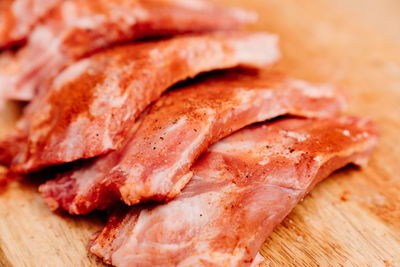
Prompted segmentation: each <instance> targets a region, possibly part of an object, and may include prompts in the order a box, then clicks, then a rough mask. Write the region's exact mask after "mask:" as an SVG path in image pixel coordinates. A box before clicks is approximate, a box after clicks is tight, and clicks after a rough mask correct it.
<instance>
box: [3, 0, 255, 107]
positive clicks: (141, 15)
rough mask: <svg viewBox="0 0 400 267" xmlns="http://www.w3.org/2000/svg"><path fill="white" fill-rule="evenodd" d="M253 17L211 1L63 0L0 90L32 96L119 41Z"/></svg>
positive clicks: (232, 24)
mask: <svg viewBox="0 0 400 267" xmlns="http://www.w3.org/2000/svg"><path fill="white" fill-rule="evenodd" d="M47 1H48V0H46V1H40V2H46V3H47ZM255 18H256V16H255V15H254V14H253V13H249V12H246V11H244V10H241V9H236V8H231V9H229V8H222V7H219V6H216V5H215V4H212V2H211V1H207V0H191V1H184V0H96V1H93V0H64V1H63V2H62V3H61V4H60V5H58V6H57V8H56V9H54V10H52V11H51V12H50V13H49V14H48V16H46V20H44V21H43V23H41V24H39V25H38V26H37V27H35V29H34V30H33V32H32V33H31V34H30V36H29V40H28V42H27V45H26V46H25V47H24V48H23V49H21V50H20V51H18V53H17V54H16V56H15V57H13V58H12V59H11V60H10V62H9V63H8V64H6V65H5V66H3V68H0V91H4V93H3V94H4V96H5V97H7V98H12V99H17V100H31V99H32V98H33V96H35V95H36V94H37V92H38V91H40V90H46V88H47V87H48V82H47V81H48V79H49V78H50V77H52V76H53V75H56V74H57V73H59V72H60V71H61V70H62V69H63V68H65V67H66V66H67V65H69V64H71V63H72V62H74V61H76V60H77V59H80V58H82V57H85V56H87V55H89V54H92V53H93V52H95V51H98V50H100V49H104V48H106V47H110V46H112V45H115V44H116V43H121V42H126V41H129V40H134V39H139V38H144V37H153V36H165V35H172V34H180V33H188V32H205V31H213V30H230V29H237V28H238V27H240V26H242V25H244V24H247V23H249V22H252V21H254V19H255Z"/></svg>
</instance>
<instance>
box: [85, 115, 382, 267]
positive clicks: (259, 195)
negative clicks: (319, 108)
mask: <svg viewBox="0 0 400 267" xmlns="http://www.w3.org/2000/svg"><path fill="white" fill-rule="evenodd" d="M376 142H377V136H376V131H375V128H374V126H373V125H372V123H371V122H369V121H368V120H365V119H360V118H355V117H342V118H331V119H299V118H286V119H281V120H277V121H274V122H271V123H266V124H263V125H257V126H253V127H249V128H246V129H244V130H241V131H239V132H237V133H234V134H233V135H231V136H229V137H227V138H225V139H224V140H222V141H220V142H218V143H216V144H215V145H213V146H212V147H211V148H210V149H209V150H208V151H207V152H206V153H204V154H203V155H202V156H201V157H200V159H199V160H198V161H197V162H196V164H195V166H194V168H193V171H194V176H193V179H192V180H191V181H190V183H189V184H188V185H187V186H186V187H185V189H184V190H183V191H182V193H181V194H180V195H178V196H177V197H176V198H175V199H174V200H172V201H170V202H168V203H166V204H162V205H153V204H152V205H150V204H149V205H142V206H135V207H123V208H121V209H117V211H116V212H115V214H114V215H113V216H111V217H110V219H109V222H108V224H107V225H106V227H105V228H104V229H103V231H102V232H101V233H100V235H99V236H98V237H97V238H96V239H95V240H94V241H93V242H92V244H91V246H90V251H91V252H92V253H94V254H96V255H97V256H99V257H101V258H103V260H104V261H105V262H107V263H111V264H113V265H115V266H119V267H123V266H130V267H133V266H249V265H250V264H251V263H252V262H253V260H254V259H255V257H256V255H257V251H258V250H259V248H260V246H261V245H262V243H263V242H264V240H265V238H266V237H267V236H268V235H269V234H270V233H271V232H272V230H273V229H274V228H275V226H276V225H277V224H279V223H280V222H281V221H282V220H283V219H284V217H285V216H286V215H287V214H288V213H289V212H290V211H291V210H292V208H293V207H294V206H295V205H296V203H297V202H298V201H299V200H300V199H302V198H303V197H304V196H305V195H306V194H307V193H308V192H309V191H310V190H311V189H312V188H313V187H314V186H315V184H316V183H318V182H319V181H321V180H322V179H324V178H326V177H327V176H328V175H329V174H330V173H332V172H333V171H334V170H336V169H339V168H341V167H343V166H345V165H347V164H349V163H354V164H357V165H365V164H366V163H367V160H368V157H369V155H370V153H371V151H372V150H373V148H374V146H375V145H376Z"/></svg>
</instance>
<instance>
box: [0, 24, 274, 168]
mask: <svg viewBox="0 0 400 267" xmlns="http://www.w3.org/2000/svg"><path fill="white" fill-rule="evenodd" d="M278 58H279V50H278V47H277V37H276V36H275V35H269V34H266V33H238V32H232V33H214V34H205V35H194V36H183V37H176V38H172V39H168V40H162V41H154V42H144V43H139V44H130V45H125V46H118V47H116V48H113V49H110V50H106V51H103V52H101V53H98V54H95V55H94V56H92V57H90V58H87V59H83V60H81V61H79V62H77V63H75V64H73V65H71V66H70V67H68V68H67V69H66V70H64V71H63V72H62V73H61V74H60V75H59V76H57V78H56V79H55V80H54V82H53V84H52V87H51V88H50V90H49V91H48V93H47V95H46V96H45V97H43V99H42V97H38V98H37V103H32V105H33V106H34V107H35V108H34V109H33V108H30V110H31V112H28V113H27V114H26V116H25V117H23V118H22V120H23V122H20V123H19V124H20V128H24V129H17V130H16V132H18V131H20V132H22V133H23V134H24V133H25V134H26V135H27V136H25V141H21V139H24V138H21V136H17V137H13V138H15V139H18V140H20V141H19V145H18V144H13V146H14V148H13V149H15V147H17V146H21V149H20V150H19V151H18V152H17V153H16V154H15V153H14V157H13V159H12V161H11V169H12V170H13V171H14V172H29V171H32V170H36V169H39V168H41V167H45V166H48V165H52V164H58V163H64V162H71V161H74V160H77V159H81V158H90V157H94V156H98V155H101V154H104V153H107V152H109V151H111V150H114V149H117V148H118V147H119V146H120V144H121V142H122V141H123V140H124V138H125V137H126V132H127V131H128V130H129V129H130V127H131V126H132V125H133V124H134V122H135V119H136V118H137V117H138V116H139V114H140V113H141V112H142V111H143V110H144V109H145V108H146V107H147V106H148V105H149V104H150V103H151V102H152V101H154V100H156V99H157V98H158V97H159V96H160V95H161V94H162V93H163V92H164V91H165V90H167V89H168V87H170V86H171V85H173V84H174V83H176V82H178V81H181V80H184V79H186V78H188V77H193V76H195V75H196V74H198V73H200V72H204V71H210V70H214V69H222V68H230V67H234V66H237V65H245V66H254V67H261V66H264V65H269V64H272V63H274V62H275V61H276V60H277V59H278ZM33 102H35V101H33ZM21 125H22V126H21ZM13 138H8V140H6V143H7V142H8V143H10V140H12V139H13ZM3 158H4V157H3ZM3 160H4V159H3ZM8 160H10V159H8Z"/></svg>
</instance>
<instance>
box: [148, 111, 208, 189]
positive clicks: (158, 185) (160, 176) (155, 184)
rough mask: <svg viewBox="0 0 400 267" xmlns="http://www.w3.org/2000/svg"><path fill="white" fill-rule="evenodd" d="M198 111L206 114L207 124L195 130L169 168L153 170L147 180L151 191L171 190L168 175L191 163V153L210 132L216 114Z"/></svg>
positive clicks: (171, 175)
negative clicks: (152, 173)
mask: <svg viewBox="0 0 400 267" xmlns="http://www.w3.org/2000/svg"><path fill="white" fill-rule="evenodd" d="M199 112H201V113H207V114H208V116H207V118H208V121H207V124H206V125H205V126H203V127H201V129H202V131H198V132H197V133H198V135H197V137H196V138H195V139H194V140H193V142H191V143H190V145H189V146H187V147H186V149H185V150H183V153H182V154H181V155H180V157H179V160H178V161H176V162H175V163H174V164H173V165H172V166H171V167H170V168H167V169H165V170H160V171H159V170H156V171H155V172H154V173H156V175H154V176H153V175H152V176H151V179H149V181H151V189H152V191H153V192H164V193H168V192H169V191H170V190H171V187H172V186H173V185H172V183H171V179H170V178H168V177H173V176H174V175H175V174H176V172H177V171H178V170H179V169H180V168H181V166H185V165H187V164H188V163H189V164H190V163H191V162H190V161H191V158H192V156H191V155H193V153H194V152H195V151H196V150H197V149H198V147H199V146H200V145H201V144H202V143H203V142H204V140H205V137H206V135H207V134H209V133H210V131H211V129H212V125H213V124H214V122H215V115H216V114H215V111H214V110H212V109H204V110H200V111H199ZM180 121H182V120H180ZM177 124H178V123H177ZM182 125H183V124H182ZM182 127H183V126H182ZM179 128H180V127H179ZM167 133H168V131H167Z"/></svg>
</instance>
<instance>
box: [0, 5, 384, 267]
mask: <svg viewBox="0 0 400 267" xmlns="http://www.w3.org/2000/svg"><path fill="white" fill-rule="evenodd" d="M39 2H40V1H35V0H7V1H5V3H2V5H0V13H1V14H7V16H2V17H1V20H0V47H3V48H4V51H3V53H2V54H0V57H2V58H1V59H0V92H1V95H2V96H3V99H7V98H8V99H20V100H30V101H31V102H30V103H29V105H28V106H27V107H26V108H25V110H24V113H23V115H22V117H21V118H20V120H19V121H18V123H17V125H16V126H15V129H14V130H13V131H12V132H11V133H9V135H8V136H6V138H3V139H2V140H1V141H0V152H1V153H0V161H1V162H2V163H3V164H5V165H7V166H8V167H9V171H10V173H16V174H26V173H30V172H33V171H40V170H43V169H45V168H47V167H50V166H53V165H60V164H64V163H70V164H71V165H72V168H70V169H69V171H66V172H62V173H59V174H58V175H57V177H56V178H55V179H52V180H49V181H47V182H46V183H44V184H43V185H41V186H40V188H39V190H40V192H41V194H42V195H43V198H44V201H46V202H47V203H48V205H49V207H50V208H51V209H52V210H58V209H62V210H66V211H67V212H68V213H70V214H87V213H89V212H91V211H93V210H96V209H97V210H99V209H100V210H104V209H108V210H109V211H111V214H112V215H111V216H110V218H109V222H108V224H107V225H106V227H105V228H104V230H103V231H102V232H101V233H100V234H99V235H98V236H97V237H96V238H94V239H93V240H92V242H91V244H90V251H91V252H92V253H94V254H96V255H98V256H99V257H101V258H103V260H104V261H105V262H107V263H111V264H113V265H116V266H175V265H179V266H250V265H252V266H256V265H258V264H259V263H260V262H262V260H263V258H262V256H261V255H260V254H258V252H257V251H258V250H259V248H260V246H261V244H262V242H263V241H264V240H265V238H266V237H267V236H268V235H269V234H270V233H271V231H272V230H273V228H274V227H275V226H276V225H277V224H278V223H279V222H281V221H282V220H283V218H284V217H285V216H286V215H287V214H288V213H289V212H290V210H291V209H292V208H293V207H294V205H296V203H297V202H298V201H299V200H300V199H301V198H303V197H304V196H305V195H306V194H307V193H308V192H309V191H310V190H311V189H312V188H313V187H314V186H315V185H316V184H317V183H318V182H319V181H321V180H323V179H324V178H326V177H327V176H328V175H329V174H330V173H332V172H333V171H335V170H336V169H338V168H341V167H343V166H345V165H347V164H350V163H353V164H356V165H360V166H363V165H365V164H366V163H367V161H368V157H369V155H370V153H371V152H372V150H373V148H374V146H375V145H376V142H377V133H376V130H375V127H374V125H373V124H372V123H371V122H370V121H368V120H366V119H363V118H357V117H343V116H339V114H340V113H341V112H342V111H343V110H344V108H345V105H346V101H345V98H344V97H343V94H342V92H341V90H339V89H338V88H336V87H334V86H331V85H327V84H311V83H308V82H306V81H302V80H298V79H294V78H290V77H287V76H285V75H283V74H280V73H276V72H272V71H268V70H267V69H265V68H266V67H268V66H270V65H272V64H273V63H275V62H276V61H277V60H278V59H279V49H278V38H277V37H276V36H275V35H273V34H268V33H263V32H243V31H239V28H240V27H241V26H243V25H245V24H247V23H249V22H252V21H253V20H254V18H255V16H254V14H253V13H249V12H247V11H244V10H240V9H234V8H230V9H227V8H221V7H219V6H216V5H214V4H212V3H211V2H209V1H207V0H193V1H182V0H134V1H132V0H100V1H91V0H64V1H56V0H53V1H46V5H40V4H38V3H39ZM27 7H32V8H27ZM21 13H23V14H24V16H21ZM20 17H21V19H20ZM22 18H23V19H22ZM11 22H12V23H11ZM143 38H146V39H143ZM156 38H158V39H156ZM24 40H25V44H20V46H21V47H20V48H19V49H17V50H16V51H14V50H15V49H14V50H13V51H14V52H12V51H11V50H10V51H7V50H6V49H7V46H10V45H13V44H16V43H19V42H21V41H24ZM236 67H240V68H236ZM233 68H236V69H233ZM224 69H225V70H224ZM226 69H229V70H226ZM213 70H219V71H216V72H215V71H214V72H212V73H210V71H213ZM199 74H201V75H199ZM195 76H198V77H196V78H195V79H191V80H189V81H186V82H183V83H178V82H181V81H184V80H187V79H188V78H194V77H195ZM177 83H178V85H175V84H177ZM174 85H175V86H174ZM167 90H168V91H167Z"/></svg>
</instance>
